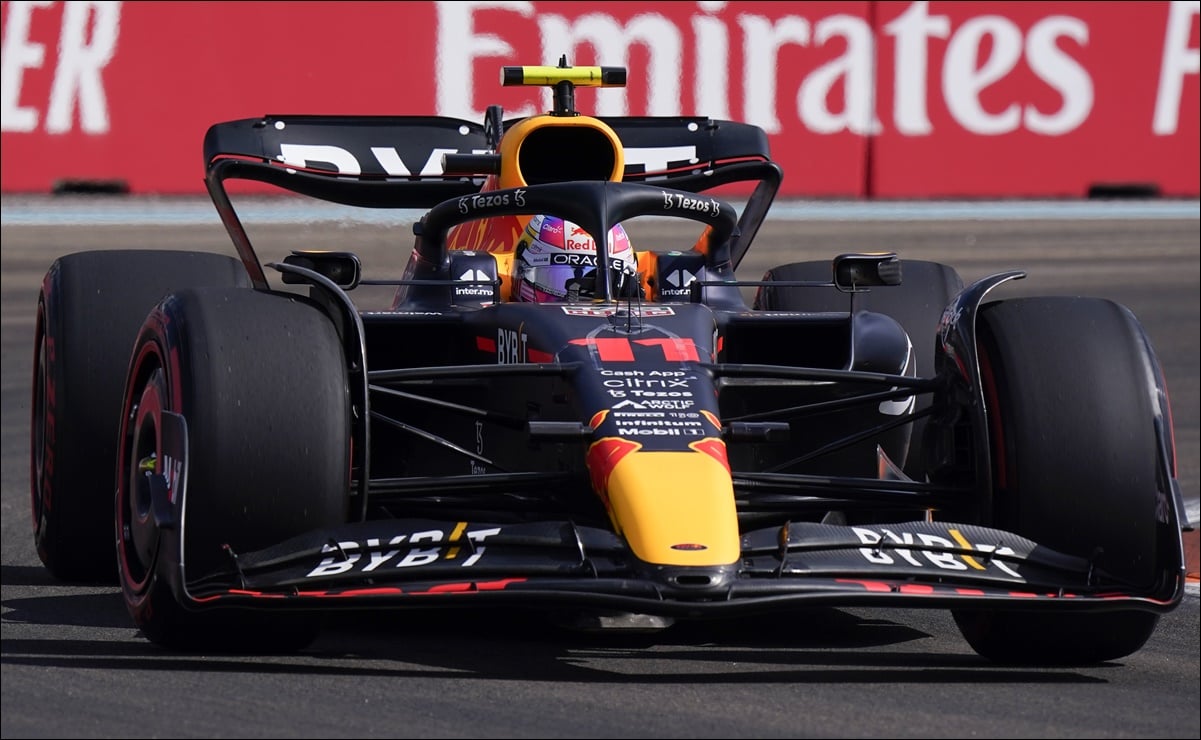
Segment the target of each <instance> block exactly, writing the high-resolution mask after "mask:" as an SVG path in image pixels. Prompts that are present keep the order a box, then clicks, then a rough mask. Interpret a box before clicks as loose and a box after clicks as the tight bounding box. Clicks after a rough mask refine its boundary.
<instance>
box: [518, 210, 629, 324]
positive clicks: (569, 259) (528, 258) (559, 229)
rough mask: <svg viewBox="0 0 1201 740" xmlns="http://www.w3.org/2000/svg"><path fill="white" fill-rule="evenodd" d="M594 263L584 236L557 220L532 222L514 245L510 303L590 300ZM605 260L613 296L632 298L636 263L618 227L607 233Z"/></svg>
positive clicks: (592, 245) (591, 244) (537, 218)
mask: <svg viewBox="0 0 1201 740" xmlns="http://www.w3.org/2000/svg"><path fill="white" fill-rule="evenodd" d="M596 260H597V254H596V245H595V242H594V241H593V239H592V236H591V235H589V234H588V232H587V231H585V230H584V229H582V228H580V227H579V226H577V225H575V224H573V223H572V222H570V221H565V220H564V219H561V218H558V217H556V216H544V215H538V216H534V217H533V218H531V219H530V221H529V223H528V224H526V227H525V231H524V232H523V233H522V235H521V240H520V241H519V242H518V243H517V250H516V255H515V258H514V280H513V282H514V289H513V293H514V300H517V301H524V302H527V303H565V302H573V301H579V300H591V299H592V297H593V295H594V293H595V288H596ZM609 260H610V265H609V268H610V270H611V271H612V285H613V293H614V295H615V296H624V295H631V296H633V295H637V293H636V291H637V290H638V285H639V279H638V259H637V257H636V256H635V255H634V248H633V247H632V246H631V245H630V238H629V235H628V234H626V230H625V229H624V228H622V226H621V224H618V225H616V226H614V227H613V228H612V229H610V230H609Z"/></svg>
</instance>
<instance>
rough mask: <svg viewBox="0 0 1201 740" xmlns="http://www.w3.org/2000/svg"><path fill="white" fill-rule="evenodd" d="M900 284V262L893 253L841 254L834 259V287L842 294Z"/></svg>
mask: <svg viewBox="0 0 1201 740" xmlns="http://www.w3.org/2000/svg"><path fill="white" fill-rule="evenodd" d="M900 284H901V260H899V259H898V258H897V255H896V253H895V252H877V253H871V254H842V255H839V256H837V257H835V258H834V287H836V288H838V289H839V290H841V291H843V292H847V293H854V292H858V291H860V290H862V289H863V288H871V287H876V286H879V285H900Z"/></svg>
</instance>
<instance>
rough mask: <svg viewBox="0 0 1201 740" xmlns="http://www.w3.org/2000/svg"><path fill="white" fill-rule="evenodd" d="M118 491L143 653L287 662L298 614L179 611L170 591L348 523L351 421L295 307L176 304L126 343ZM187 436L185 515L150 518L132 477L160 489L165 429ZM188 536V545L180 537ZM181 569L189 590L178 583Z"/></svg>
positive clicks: (302, 622) (255, 299) (273, 298)
mask: <svg viewBox="0 0 1201 740" xmlns="http://www.w3.org/2000/svg"><path fill="white" fill-rule="evenodd" d="M124 408H125V412H124V414H123V417H124V419H125V420H126V421H125V424H124V426H123V428H122V433H121V445H120V454H119V461H120V462H119V464H120V468H119V470H118V486H117V527H118V536H119V540H120V542H119V544H118V549H119V564H120V572H121V585H122V591H123V593H124V597H125V603H126V606H127V608H128V610H129V613H130V615H131V616H132V617H133V619H134V622H135V623H136V624H137V626H138V627H139V628H141V630H142V632H143V634H145V636H146V637H147V638H149V639H150V640H151V641H152V642H154V643H157V644H160V645H163V646H165V647H169V648H172V649H179V650H200V649H210V650H211V649H225V650H232V651H236V652H242V651H245V650H253V651H264V650H267V651H279V650H284V651H288V650H294V649H298V648H300V647H303V646H304V645H306V644H308V643H309V642H311V641H312V639H313V638H314V637H315V636H316V635H317V631H318V629H319V626H320V622H319V620H318V619H317V618H316V617H315V616H313V615H311V614H308V613H284V614H280V613H262V612H247V611H241V610H238V611H226V610H212V611H192V610H189V609H188V608H185V606H184V605H183V603H184V601H186V597H184V596H183V593H184V590H185V589H187V588H189V587H194V585H195V583H196V581H197V579H198V578H203V577H204V576H205V575H207V574H212V573H216V572H220V571H222V570H223V569H225V568H227V567H228V565H229V563H230V554H231V553H234V554H236V553H240V552H247V551H250V550H257V549H261V548H263V547H266V546H269V545H272V544H275V543H277V542H280V541H282V540H285V539H288V538H290V537H293V536H296V535H299V534H303V533H305V532H308V531H311V530H316V529H322V528H326V527H332V526H337V525H339V524H343V523H345V521H346V515H347V502H348V497H349V477H350V475H349V470H350V467H349V466H350V462H349V460H350V453H349V448H350V407H349V391H348V381H347V371H346V365H345V361H344V355H343V353H342V349H341V344H340V340H339V338H338V335H337V332H336V331H335V329H334V325H333V323H332V322H331V321H330V320H329V318H328V317H327V316H326V315H324V314H323V313H322V312H321V311H320V310H319V309H317V308H316V307H315V306H314V305H313V304H312V303H311V302H309V301H308V300H307V299H303V298H300V297H298V296H291V295H283V294H273V293H266V292H259V291H253V290H249V291H243V290H219V289H218V290H207V291H206V290H188V291H181V292H177V293H175V294H173V295H171V296H169V297H168V298H167V299H166V300H164V301H163V303H161V304H160V305H159V306H158V307H157V308H156V309H155V311H154V312H153V313H152V314H151V315H150V317H149V318H148V319H147V321H146V324H145V325H144V326H143V328H142V331H141V333H140V335H139V337H138V341H137V345H136V347H135V354H134V361H133V363H132V364H131V374H130V378H129V381H128V384H127V390H126V394H125V406H124ZM165 412H170V413H173V414H179V415H181V416H182V417H183V418H184V419H185V421H186V425H187V439H188V446H187V452H186V454H187V471H188V472H187V476H188V478H187V484H186V489H185V494H184V506H183V508H182V509H180V508H179V504H178V496H177V495H176V494H175V492H174V491H172V499H173V500H175V502H176V503H175V507H176V509H175V511H174V512H173V513H174V520H175V526H173V527H163V526H160V525H161V519H160V518H158V517H156V516H155V514H154V501H153V500H152V499H151V494H150V491H149V489H148V486H147V484H146V482H145V481H146V474H145V473H146V471H148V470H153V471H154V472H155V473H158V474H165V471H164V469H163V466H164V463H163V461H164V454H163V430H164V428H165V426H166V424H165V423H164V413H165ZM185 535H186V536H185ZM181 563H183V564H186V578H187V581H188V582H187V583H181V582H180V578H181V570H182V569H181V568H180V565H181Z"/></svg>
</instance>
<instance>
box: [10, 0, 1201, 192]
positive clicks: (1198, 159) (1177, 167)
mask: <svg viewBox="0 0 1201 740" xmlns="http://www.w3.org/2000/svg"><path fill="white" fill-rule="evenodd" d="M0 5H2V23H3V33H2V37H3V39H2V44H3V47H2V50H0V67H2V68H0V82H2V90H0V147H2V152H0V190H2V191H3V192H5V193H23V192H35V193H36V192H42V193H44V192H51V191H53V190H55V189H58V188H62V187H64V186H65V185H70V184H80V183H83V184H89V183H90V184H96V183H100V184H104V183H112V184H115V185H117V186H119V187H122V188H128V189H129V190H130V191H131V192H135V193H163V194H196V193H202V192H203V190H204V188H203V184H202V178H203V162H202V157H201V142H202V140H203V136H204V132H205V131H206V130H207V128H208V126H209V125H211V124H212V123H215V122H217V121H222V120H231V119H237V118H252V117H256V116H260V115H265V114H316V113H321V114H355V115H364V114H421V115H431V114H432V115H441V116H451V117H457V118H464V119H467V120H472V121H478V122H482V120H483V111H484V109H485V108H486V107H487V106H488V105H490V104H500V105H502V106H504V108H505V111H506V117H515V116H519V115H524V114H530V113H534V112H537V111H539V110H545V109H547V108H548V107H549V105H550V101H549V98H547V97H546V95H548V94H549V93H547V92H544V91H542V90H539V89H537V88H502V87H500V85H499V82H498V78H499V70H500V67H502V66H504V65H519V64H554V63H556V62H557V61H558V59H559V58H560V56H562V55H566V57H567V59H568V60H569V62H570V63H572V64H581V65H584V64H602V65H607V66H625V67H627V68H628V69H629V84H628V87H627V88H626V89H624V90H621V89H606V90H581V91H580V92H579V93H578V95H577V103H578V106H579V108H580V109H581V110H582V111H584V112H593V113H596V114H598V115H625V114H629V115H707V116H711V117H713V118H725V119H734V120H740V121H746V122H749V123H753V124H756V125H758V126H761V127H763V128H764V129H765V130H766V131H767V132H768V134H769V136H770V141H771V146H772V151H773V155H774V157H775V158H776V159H777V160H778V161H779V162H780V163H781V165H782V166H783V168H784V173H785V178H784V186H783V188H782V195H784V196H795V197H855V198H862V197H875V198H930V197H1084V196H1086V195H1088V194H1089V192H1090V190H1094V189H1107V188H1108V189H1119V188H1136V189H1141V190H1145V191H1148V192H1156V193H1159V194H1162V195H1165V196H1171V197H1196V196H1198V194H1199V193H1201V149H1199V143H1198V142H1199V141H1201V120H1199V119H1201V116H1199V112H1198V109H1199V101H1201V95H1199V84H1198V80H1199V79H1201V70H1199V63H1198V59H1199V48H1201V42H1199V36H1201V30H1199V15H1201V7H1199V6H1201V2H1198V1H1197V0H1185V1H1177V2H1106V3H1079V2H1054V1H1047V2H994V3H977V2H660V3H655V4H653V5H647V4H645V3H633V2H605V3H599V4H589V5H581V4H579V3H574V2H529V1H526V0H476V1H472V0H455V1H453V2H305V3H277V2H82V1H81V2H49V1H45V0H42V1H37V2H3V3H2V4H0Z"/></svg>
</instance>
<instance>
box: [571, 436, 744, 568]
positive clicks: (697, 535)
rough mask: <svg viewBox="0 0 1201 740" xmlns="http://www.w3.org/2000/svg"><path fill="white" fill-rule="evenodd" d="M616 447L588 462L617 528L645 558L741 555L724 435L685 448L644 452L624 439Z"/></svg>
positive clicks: (678, 561)
mask: <svg viewBox="0 0 1201 740" xmlns="http://www.w3.org/2000/svg"><path fill="white" fill-rule="evenodd" d="M607 441H608V440H600V441H598V442H597V444H598V445H603V444H604V443H605V442H607ZM613 444H614V445H616V447H613V446H612V445H610V448H611V449H608V450H607V452H608V453H609V454H600V452H599V451H598V450H594V451H593V452H594V453H597V454H593V455H589V464H590V467H592V474H593V481H594V482H595V483H596V484H597V486H598V490H599V491H601V492H602V496H603V497H605V498H606V499H607V504H608V506H609V515H610V517H611V518H612V519H613V522H614V525H615V526H616V527H617V531H618V533H619V534H621V535H623V536H624V537H625V538H626V541H627V542H628V543H629V545H630V548H631V549H632V550H633V552H634V554H635V555H636V556H637V557H638V558H639V559H640V560H642V561H643V562H646V563H650V564H654V565H682V566H718V565H729V564H732V563H734V562H736V561H737V560H738V557H739V553H740V552H741V550H740V547H739V534H738V512H737V509H736V507H735V505H734V486H733V483H732V482H731V480H730V469H729V467H728V465H726V463H725V447H724V445H722V444H721V442H720V440H714V439H706V440H701V441H698V442H696V443H694V444H693V445H692V448H693V449H689V450H687V451H646V450H642V449H640V448H641V445H639V444H638V443H637V442H632V441H630V440H621V439H614V440H613ZM714 445H717V449H715V448H714ZM715 452H718V453H720V454H714V453H715ZM623 453H624V454H623ZM605 467H607V468H609V469H608V471H605V470H602V469H601V468H605ZM605 472H607V475H606V474H605ZM598 473H599V475H598Z"/></svg>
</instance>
